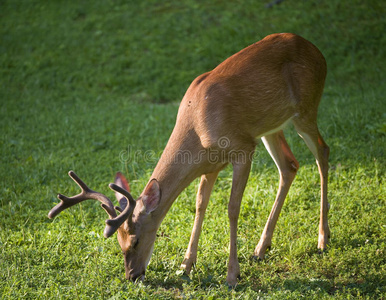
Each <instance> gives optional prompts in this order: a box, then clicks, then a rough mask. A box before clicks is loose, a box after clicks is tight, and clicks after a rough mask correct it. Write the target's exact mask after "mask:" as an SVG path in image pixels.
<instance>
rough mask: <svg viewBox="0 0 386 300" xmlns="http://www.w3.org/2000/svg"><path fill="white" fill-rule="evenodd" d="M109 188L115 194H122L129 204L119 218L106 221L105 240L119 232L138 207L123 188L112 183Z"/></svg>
mask: <svg viewBox="0 0 386 300" xmlns="http://www.w3.org/2000/svg"><path fill="white" fill-rule="evenodd" d="M109 187H110V189H112V190H113V191H114V192H118V193H120V194H122V195H123V196H124V197H125V198H126V199H127V201H128V204H127V205H126V207H125V209H124V210H123V211H122V212H121V214H120V215H119V216H117V217H116V218H114V219H109V220H106V227H105V231H104V232H103V235H104V237H105V238H108V237H110V236H111V235H113V234H114V232H115V231H117V230H118V228H119V227H120V226H121V225H122V224H123V222H125V221H126V220H127V219H129V218H130V217H131V216H132V214H133V211H134V208H135V205H136V202H135V200H134V198H133V197H132V196H131V195H130V193H129V192H128V191H126V190H125V189H124V188H121V187H120V186H118V185H116V184H114V183H110V184H109ZM102 206H103V204H102Z"/></svg>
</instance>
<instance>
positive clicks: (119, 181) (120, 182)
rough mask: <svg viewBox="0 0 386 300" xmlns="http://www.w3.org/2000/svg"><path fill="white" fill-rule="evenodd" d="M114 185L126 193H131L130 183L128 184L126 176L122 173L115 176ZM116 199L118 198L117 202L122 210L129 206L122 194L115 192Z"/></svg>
mask: <svg viewBox="0 0 386 300" xmlns="http://www.w3.org/2000/svg"><path fill="white" fill-rule="evenodd" d="M114 183H115V184H116V185H117V186H119V187H121V188H123V189H125V190H126V191H128V192H130V186H129V183H128V182H127V180H126V178H125V176H123V174H122V173H121V172H118V173H117V175H116V176H115V180H114ZM115 197H116V198H117V200H118V202H119V206H120V207H121V209H122V210H124V209H125V207H126V206H127V200H126V198H125V197H124V196H123V195H122V194H121V193H118V192H115Z"/></svg>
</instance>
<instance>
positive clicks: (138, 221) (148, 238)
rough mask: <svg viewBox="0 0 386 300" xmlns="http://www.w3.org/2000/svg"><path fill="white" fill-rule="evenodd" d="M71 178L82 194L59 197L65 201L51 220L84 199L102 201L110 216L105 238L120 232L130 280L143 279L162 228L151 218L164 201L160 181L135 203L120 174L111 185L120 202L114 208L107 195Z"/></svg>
mask: <svg viewBox="0 0 386 300" xmlns="http://www.w3.org/2000/svg"><path fill="white" fill-rule="evenodd" d="M68 175H69V176H70V177H71V178H72V180H74V181H75V182H76V183H77V184H78V186H79V187H80V188H81V190H82V191H81V193H80V194H78V195H76V196H73V197H66V196H64V195H62V194H58V198H59V199H60V200H61V201H60V203H59V204H57V205H56V206H55V207H54V208H52V209H51V211H50V212H49V213H48V217H49V218H50V219H52V218H54V217H55V216H56V215H58V214H59V213H60V212H62V211H63V210H65V209H67V208H69V207H71V206H73V205H75V204H78V203H80V202H82V201H84V200H89V199H92V200H97V201H99V202H101V206H102V208H103V209H104V210H105V211H106V212H107V214H108V215H109V219H107V220H106V222H105V223H106V226H105V230H104V232H103V235H104V237H105V238H108V237H110V236H112V235H113V234H114V233H115V232H116V231H117V233H118V234H117V237H118V242H119V245H120V246H121V249H122V253H123V256H124V262H125V272H126V278H127V279H129V280H133V281H135V280H136V279H138V278H140V279H143V277H144V275H145V270H146V267H147V265H148V263H149V261H150V256H151V254H152V249H153V245H154V240H155V237H156V232H157V228H158V226H154V224H153V220H152V217H151V212H153V211H154V210H155V209H156V208H157V206H158V204H159V201H160V199H161V191H160V187H159V184H158V182H157V181H156V180H155V179H153V180H151V181H150V182H149V184H148V185H147V187H146V188H145V190H144V191H143V193H142V195H141V196H140V197H139V198H138V199H137V200H134V198H133V197H132V196H131V194H130V193H129V190H130V188H129V185H128V183H127V181H126V179H125V177H124V176H123V175H122V174H121V173H117V176H116V179H115V183H111V184H109V187H110V189H112V190H113V191H115V195H116V197H117V199H118V202H119V206H114V205H113V204H112V202H111V200H110V199H109V198H108V197H107V196H105V195H103V194H101V193H98V192H95V191H93V190H91V189H90V188H89V187H88V186H87V185H86V184H85V183H84V182H83V181H82V180H81V179H80V178H79V177H78V176H77V175H76V174H75V173H74V172H73V171H70V172H69V173H68ZM117 211H118V212H119V213H120V214H119V215H117Z"/></svg>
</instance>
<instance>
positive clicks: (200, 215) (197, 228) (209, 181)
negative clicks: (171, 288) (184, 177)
mask: <svg viewBox="0 0 386 300" xmlns="http://www.w3.org/2000/svg"><path fill="white" fill-rule="evenodd" d="M217 175H218V172H216V173H211V174H204V175H202V176H201V182H200V187H199V188H198V192H197V198H196V216H195V218H194V225H193V229H192V235H191V236H190V241H189V245H188V249H187V250H186V253H185V258H184V261H183V262H182V264H181V268H183V269H185V273H186V274H187V275H189V274H190V271H191V270H192V266H193V264H195V263H196V260H197V248H198V240H199V238H200V233H201V228H202V222H203V221H204V216H205V211H206V208H207V206H208V202H209V197H210V194H211V192H212V188H213V185H214V183H215V181H216V179H217Z"/></svg>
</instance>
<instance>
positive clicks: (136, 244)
mask: <svg viewBox="0 0 386 300" xmlns="http://www.w3.org/2000/svg"><path fill="white" fill-rule="evenodd" d="M138 243H139V239H136V241H135V243H134V245H133V248H136V247H137V246H138Z"/></svg>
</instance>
